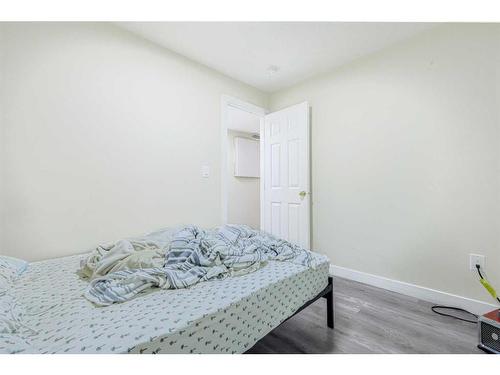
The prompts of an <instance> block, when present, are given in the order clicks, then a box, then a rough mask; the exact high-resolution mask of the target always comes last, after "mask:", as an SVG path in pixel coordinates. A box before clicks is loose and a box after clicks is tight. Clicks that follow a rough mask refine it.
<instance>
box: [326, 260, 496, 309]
mask: <svg viewBox="0 0 500 375" xmlns="http://www.w3.org/2000/svg"><path fill="white" fill-rule="evenodd" d="M330 274H331V275H333V276H338V277H342V278H344V279H349V280H354V281H358V282H360V283H363V284H368V285H372V286H376V287H378V288H382V289H386V290H390V291H392V292H396V293H401V294H404V295H407V296H410V297H415V298H418V299H421V300H423V301H428V302H432V303H435V304H439V305H447V306H456V307H460V308H462V309H465V310H468V311H470V312H473V313H474V314H484V313H486V312H488V311H491V310H493V309H496V308H498V306H496V305H493V304H490V303H486V302H482V301H478V300H475V299H471V298H466V297H462V296H457V295H456V294H451V293H446V292H442V291H440V290H435V289H430V288H426V287H423V286H420V285H415V284H410V283H405V282H403V281H398V280H392V279H388V278H386V277H382V276H377V275H372V274H369V273H365V272H361V271H356V270H353V269H350V268H345V267H340V266H335V265H330ZM334 288H335V283H334Z"/></svg>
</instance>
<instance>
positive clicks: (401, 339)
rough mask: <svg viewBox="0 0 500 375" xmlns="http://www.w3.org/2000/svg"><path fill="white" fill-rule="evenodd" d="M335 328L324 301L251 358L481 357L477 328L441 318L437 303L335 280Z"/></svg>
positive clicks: (292, 321)
mask: <svg viewBox="0 0 500 375" xmlns="http://www.w3.org/2000/svg"><path fill="white" fill-rule="evenodd" d="M333 285H334V294H335V329H334V330H331V329H328V328H327V326H326V300H325V299H324V298H321V299H319V300H318V301H316V302H315V303H314V304H312V305H311V306H309V307H307V308H306V309H305V310H303V311H301V312H300V313H299V314H297V315H296V316H294V317H293V318H291V319H290V320H288V321H287V322H285V323H283V324H282V325H281V326H279V327H278V328H276V329H275V330H274V331H273V332H271V333H270V334H268V335H267V336H266V337H264V338H263V339H262V340H260V341H259V342H258V343H257V344H255V346H254V347H253V348H252V349H250V350H249V351H248V353H253V354H259V353H262V354H264V353H482V352H481V351H480V350H479V349H477V347H476V345H477V326H476V324H471V323H466V322H461V321H458V320H455V319H451V318H446V317H442V316H439V315H437V314H435V313H433V312H432V311H431V306H432V304H431V303H429V302H424V301H421V300H418V299H416V298H412V297H407V296H404V295H401V294H398V293H393V292H389V291H386V290H383V289H379V288H375V287H372V286H369V285H366V284H361V283H357V282H354V281H350V280H346V279H341V278H334V284H333Z"/></svg>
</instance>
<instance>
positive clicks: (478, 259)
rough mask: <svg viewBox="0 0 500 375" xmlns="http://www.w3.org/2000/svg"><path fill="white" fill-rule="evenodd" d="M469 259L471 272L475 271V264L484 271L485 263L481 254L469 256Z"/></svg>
mask: <svg viewBox="0 0 500 375" xmlns="http://www.w3.org/2000/svg"><path fill="white" fill-rule="evenodd" d="M469 259H470V263H469V264H470V265H469V267H470V270H471V271H476V269H477V268H476V264H479V266H480V267H481V269H484V263H485V259H486V258H485V256H484V255H481V254H469Z"/></svg>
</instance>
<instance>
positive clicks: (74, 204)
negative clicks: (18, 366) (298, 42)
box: [0, 23, 267, 260]
mask: <svg viewBox="0 0 500 375" xmlns="http://www.w3.org/2000/svg"><path fill="white" fill-rule="evenodd" d="M2 28H3V29H4V30H3V33H4V34H5V35H4V40H3V41H2V44H1V45H0V47H1V52H3V56H4V59H3V62H2V65H0V66H1V70H0V75H2V76H3V81H2V85H1V87H0V106H1V109H2V117H1V119H2V123H1V135H2V138H1V144H0V145H1V154H0V156H1V157H0V159H1V162H2V168H1V172H0V173H1V184H2V191H3V192H2V195H1V196H0V198H1V199H0V204H1V205H2V213H1V217H0V219H1V230H2V233H1V234H0V239H1V242H0V253H2V254H6V255H12V256H17V257H21V258H25V259H28V260H36V259H42V258H51V257H56V256H62V255H67V254H72V253H77V252H82V251H84V250H86V249H87V248H89V247H91V246H93V245H95V244H96V243H98V242H101V241H112V240H116V239H118V238H121V237H124V236H131V235H136V234H140V233H142V232H144V231H149V230H152V229H155V228H158V227H164V226H169V225H176V224H181V223H195V224H199V225H204V226H214V225H217V224H219V222H220V217H221V215H220V205H221V203H220V172H221V171H220V166H221V161H220V149H221V145H220V142H221V141H222V140H221V139H220V107H221V106H220V100H221V95H222V94H228V95H232V96H235V97H239V98H241V99H243V100H246V101H249V102H253V103H255V104H257V105H261V106H266V104H267V103H266V102H267V95H266V94H263V93H261V92H259V91H258V90H255V89H253V88H250V87H249V86H246V85H244V84H241V83H238V82H236V81H234V80H231V79H229V78H226V77H224V76H222V75H220V74H218V73H215V72H213V71H211V70H210V69H208V68H205V67H202V66H200V65H197V64H195V63H192V62H190V61H189V60H186V59H184V58H182V57H179V56H178V55H176V54H174V53H169V52H168V51H166V50H165V49H163V48H160V47H158V46H156V45H154V44H152V43H149V42H147V41H145V40H143V39H141V38H139V37H136V36H134V35H133V34H130V33H128V32H126V31H124V30H121V29H119V28H117V27H115V26H113V25H110V24H105V23H81V24H78V23H72V24H64V23H63V24H56V23H22V24H4V25H2ZM203 163H208V164H209V165H210V166H211V176H210V178H209V179H203V178H202V177H201V173H200V168H201V165H202V164H203Z"/></svg>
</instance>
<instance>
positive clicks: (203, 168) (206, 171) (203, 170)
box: [201, 165, 210, 178]
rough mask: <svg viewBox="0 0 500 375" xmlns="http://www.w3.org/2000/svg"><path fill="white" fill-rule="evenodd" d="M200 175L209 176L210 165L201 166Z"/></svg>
mask: <svg viewBox="0 0 500 375" xmlns="http://www.w3.org/2000/svg"><path fill="white" fill-rule="evenodd" d="M201 177H203V178H208V177H210V167H209V166H208V165H202V166H201Z"/></svg>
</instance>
